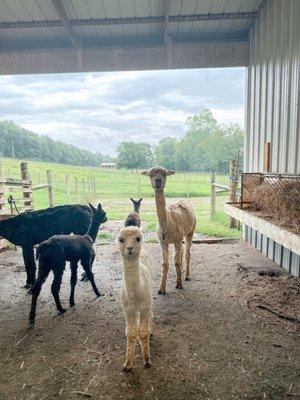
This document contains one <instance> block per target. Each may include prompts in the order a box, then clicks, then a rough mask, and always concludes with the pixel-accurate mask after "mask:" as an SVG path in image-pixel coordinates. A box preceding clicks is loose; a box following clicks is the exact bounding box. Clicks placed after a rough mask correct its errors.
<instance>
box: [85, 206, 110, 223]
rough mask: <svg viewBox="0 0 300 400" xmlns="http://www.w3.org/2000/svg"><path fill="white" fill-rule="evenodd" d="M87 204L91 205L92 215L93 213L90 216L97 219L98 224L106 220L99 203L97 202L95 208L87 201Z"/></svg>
mask: <svg viewBox="0 0 300 400" xmlns="http://www.w3.org/2000/svg"><path fill="white" fill-rule="evenodd" d="M89 206H90V207H91V210H92V215H93V217H92V218H93V219H94V220H97V221H98V222H100V224H102V223H104V222H106V221H107V216H106V212H105V211H104V210H103V208H102V206H101V204H100V203H99V204H98V207H97V208H95V207H94V206H93V205H92V204H91V203H89Z"/></svg>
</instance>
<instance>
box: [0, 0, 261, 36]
mask: <svg viewBox="0 0 300 400" xmlns="http://www.w3.org/2000/svg"><path fill="white" fill-rule="evenodd" d="M51 1H52V3H53V5H54V7H55V9H56V12H57V14H58V15H59V18H60V20H43V21H13V22H5V21H4V22H0V29H18V28H41V27H42V28H45V27H49V28H52V27H62V26H63V27H64V28H65V30H66V32H67V34H68V36H69V37H70V40H71V41H72V44H73V41H74V42H75V43H76V41H77V40H78V39H77V38H76V37H75V35H74V33H73V31H72V27H74V26H106V25H130V24H163V23H164V22H166V15H161V16H151V17H129V18H91V19H75V20H70V19H68V17H67V14H66V11H65V9H64V8H63V5H62V3H61V1H60V0H51ZM256 15H257V12H237V13H218V14H216V13H215V14H191V15H169V16H168V18H167V20H168V23H172V22H197V21H220V20H235V19H254V18H255V17H256Z"/></svg>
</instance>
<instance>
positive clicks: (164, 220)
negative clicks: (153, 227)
mask: <svg viewBox="0 0 300 400" xmlns="http://www.w3.org/2000/svg"><path fill="white" fill-rule="evenodd" d="M155 204H156V214H157V218H158V223H159V225H160V227H161V229H162V230H163V231H165V230H166V229H167V225H168V217H167V208H166V199H165V195H164V191H163V190H156V191H155Z"/></svg>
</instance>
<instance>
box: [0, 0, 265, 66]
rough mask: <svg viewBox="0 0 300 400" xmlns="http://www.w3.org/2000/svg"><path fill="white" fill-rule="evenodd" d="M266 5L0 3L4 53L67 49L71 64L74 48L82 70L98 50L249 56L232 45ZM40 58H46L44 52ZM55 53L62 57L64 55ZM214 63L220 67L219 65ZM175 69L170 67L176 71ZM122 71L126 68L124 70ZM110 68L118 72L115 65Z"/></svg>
mask: <svg viewBox="0 0 300 400" xmlns="http://www.w3.org/2000/svg"><path fill="white" fill-rule="evenodd" d="M264 3H265V0H247V1H245V0H164V1H163V0H1V2H0V51H1V53H2V54H3V53H6V54H7V53H10V54H11V53H12V52H14V54H16V53H18V52H19V54H22V55H24V53H22V52H24V51H27V54H29V53H30V51H33V52H34V54H36V52H37V51H38V52H41V51H42V50H43V51H45V50H50V51H51V50H52V53H53V50H54V49H66V54H65V55H64V56H63V59H65V62H67V63H68V65H70V64H71V63H70V60H69V61H68V60H67V58H68V57H70V54H69V55H68V49H75V50H76V59H77V62H76V64H77V69H79V70H84V69H85V68H84V66H83V65H80V62H78V61H80V58H81V59H82V58H83V54H82V53H84V52H85V50H86V49H87V50H88V49H95V48H98V49H99V48H100V49H102V48H104V49H106V48H119V49H125V48H128V47H130V48H132V47H135V48H136V47H139V48H144V49H147V48H149V47H151V48H156V49H158V48H162V47H169V48H170V47H173V49H176V46H177V49H179V50H178V51H179V52H181V54H180V57H183V56H189V50H188V54H185V53H184V51H183V50H184V49H185V48H188V49H192V47H191V46H192V45H195V46H196V47H197V44H198V45H199V44H201V43H203V42H205V43H206V42H209V43H220V42H222V43H224V42H226V43H227V47H226V46H225V47H226V49H225V50H224V49H223V50H222V51H223V53H224V52H225V53H226V52H228V50H227V49H231V48H235V52H240V53H245V50H244V47H243V46H242V45H241V44H234V43H241V42H246V41H247V38H248V31H249V28H250V25H251V23H252V22H253V20H254V19H255V17H256V16H257V15H258V13H259V11H260V9H261V7H262V6H263V4H264ZM228 43H230V44H232V46H229V45H228ZM185 45H189V47H186V46H185ZM174 46H175V47H174ZM212 46H213V45H212ZM200 47H201V46H200ZM206 50H207V49H205V51H206ZM182 51H183V53H182ZM214 51H215V49H214ZM173 52H174V50H172V51H171V53H173ZM114 53H115V52H114ZM169 53H170V52H169ZM40 54H43V57H45V53H40ZM49 54H50V53H48V55H49ZM55 54H56V57H60V58H61V57H62V53H61V52H60V53H55ZM87 56H89V57H90V58H91V57H92V56H95V55H93V54H92V53H90V54H89V55H88V54H87ZM141 56H142V54H136V55H135V57H141ZM130 57H132V54H131V53H130ZM149 57H150V58H151V57H158V58H159V57H161V54H159V53H157V52H156V53H155V55H153V54H152V55H151V54H150V55H149ZM167 57H168V55H166V56H165V63H166V62H167V61H168V60H167ZM169 58H170V57H169ZM231 58H232V57H231ZM233 58H237V60H236V61H235V64H241V65H242V64H245V54H243V56H242V57H240V58H239V59H238V57H236V56H235V55H233ZM216 61H217V62H216V66H221V65H219V64H220V62H219V60H216ZM0 63H1V54H0ZM110 63H111V61H110ZM81 64H82V60H81ZM173 64H174V63H173ZM173 64H172V66H171V67H176V65H175V64H176V63H175V64H174V65H173ZM147 65H148V67H149V68H153V66H152V65H151V62H150V63H149V62H146V65H145V67H147ZM120 67H121V66H120ZM154 67H155V66H154ZM167 67H168V66H167ZM179 67H180V65H179ZM53 68H54V65H53ZM68 68H69V67H67V68H65V69H68ZM90 68H92V66H90ZM99 68H100V67H99ZM107 68H108V66H106V67H105V68H104V69H107ZM124 68H125V69H127V67H126V65H124ZM19 69H20V68H19ZM21 69H22V68H21ZM54 69H55V68H54ZM56 69H57V68H56ZM58 69H62V70H63V69H64V68H62V67H60V68H58ZM92 69H93V68H92ZM100 69H101V68H100ZM102 69H103V68H102ZM112 69H120V68H113V65H112ZM129 69H130V68H129ZM142 69H144V68H142ZM13 70H14V68H12V72H14V71H13ZM1 72H2V73H5V68H3V67H2V71H1V65H0V73H1ZM24 72H27V71H26V70H25V71H24ZM53 72H55V71H53Z"/></svg>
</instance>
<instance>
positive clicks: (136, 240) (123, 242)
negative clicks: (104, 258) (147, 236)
mask: <svg viewBox="0 0 300 400" xmlns="http://www.w3.org/2000/svg"><path fill="white" fill-rule="evenodd" d="M118 241H119V249H120V253H121V255H122V257H125V258H137V257H139V255H140V252H141V244H142V232H141V230H140V228H138V227H137V226H127V227H126V228H123V229H121V230H120V233H119V236H118Z"/></svg>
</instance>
